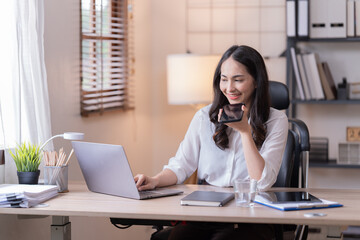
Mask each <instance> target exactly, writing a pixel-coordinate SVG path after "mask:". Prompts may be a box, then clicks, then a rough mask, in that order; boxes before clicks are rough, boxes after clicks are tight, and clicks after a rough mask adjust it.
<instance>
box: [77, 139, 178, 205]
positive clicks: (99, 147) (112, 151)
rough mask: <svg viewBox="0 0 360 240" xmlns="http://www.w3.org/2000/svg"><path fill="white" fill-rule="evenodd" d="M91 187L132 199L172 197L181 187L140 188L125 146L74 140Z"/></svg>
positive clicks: (82, 167) (83, 171)
mask: <svg viewBox="0 0 360 240" xmlns="http://www.w3.org/2000/svg"><path fill="white" fill-rule="evenodd" d="M71 144H72V146H73V148H74V152H75V155H76V158H77V159H78V162H79V164H80V168H81V171H82V174H83V176H84V178H85V181H86V185H87V187H88V189H89V190H90V191H92V192H97V193H104V194H110V195H115V196H120V197H126V198H133V199H149V198H156V197H165V196H172V195H176V194H180V193H182V191H180V190H175V189H166V188H159V189H154V190H148V191H138V189H137V188H136V185H135V181H134V177H133V174H132V172H131V168H130V165H129V162H128V160H127V157H126V154H125V151H124V148H123V147H122V146H120V145H110V144H101V143H90V142H78V141H73V142H71Z"/></svg>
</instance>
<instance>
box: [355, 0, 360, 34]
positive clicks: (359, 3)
mask: <svg viewBox="0 0 360 240" xmlns="http://www.w3.org/2000/svg"><path fill="white" fill-rule="evenodd" d="M355 36H357V37H360V0H355Z"/></svg>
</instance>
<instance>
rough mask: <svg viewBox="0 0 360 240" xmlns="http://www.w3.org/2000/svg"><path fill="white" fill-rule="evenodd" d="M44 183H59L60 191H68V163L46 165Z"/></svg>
mask: <svg viewBox="0 0 360 240" xmlns="http://www.w3.org/2000/svg"><path fill="white" fill-rule="evenodd" d="M44 184H45V185H57V186H58V192H68V191H69V190H68V165H65V166H45V167H44Z"/></svg>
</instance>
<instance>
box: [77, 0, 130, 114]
mask: <svg viewBox="0 0 360 240" xmlns="http://www.w3.org/2000/svg"><path fill="white" fill-rule="evenodd" d="M132 36H133V15H132V3H131V2H130V1H129V0H81V69H82V71H81V115H82V116H88V115H89V113H93V112H100V113H103V112H104V111H106V110H113V109H129V108H133V106H134V101H133V94H132V84H133V83H132V77H133V73H134V70H133V64H134V61H135V60H134V52H133V40H132Z"/></svg>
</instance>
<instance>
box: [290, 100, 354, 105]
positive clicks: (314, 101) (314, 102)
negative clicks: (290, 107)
mask: <svg viewBox="0 0 360 240" xmlns="http://www.w3.org/2000/svg"><path fill="white" fill-rule="evenodd" d="M291 103H292V104H360V99H349V100H300V99H293V100H291Z"/></svg>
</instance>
